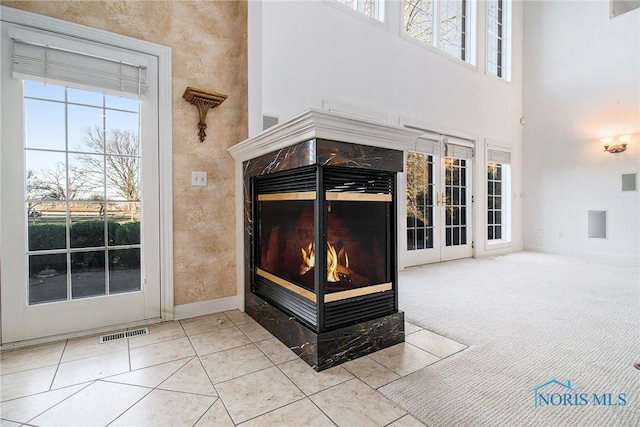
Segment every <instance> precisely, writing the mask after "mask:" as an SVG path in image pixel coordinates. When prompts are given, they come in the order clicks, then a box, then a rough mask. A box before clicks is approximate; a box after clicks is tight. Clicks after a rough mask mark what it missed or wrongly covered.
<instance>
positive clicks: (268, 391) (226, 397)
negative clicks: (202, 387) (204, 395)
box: [215, 367, 305, 424]
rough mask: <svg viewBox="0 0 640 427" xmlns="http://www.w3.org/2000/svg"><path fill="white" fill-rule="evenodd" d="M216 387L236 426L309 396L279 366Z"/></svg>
mask: <svg viewBox="0 0 640 427" xmlns="http://www.w3.org/2000/svg"><path fill="white" fill-rule="evenodd" d="M215 387H216V390H217V391H218V394H219V395H220V398H221V399H222V401H223V403H224V405H225V407H226V408H227V411H228V412H229V415H231V419H232V420H233V421H234V422H235V423H236V424H239V423H241V422H243V421H247V420H249V419H251V418H254V417H257V416H259V415H262V414H265V413H267V412H269V411H272V410H274V409H277V408H280V407H282V406H285V405H288V404H289V403H293V402H295V401H296V400H300V399H302V398H304V397H305V396H304V393H302V392H301V391H300V390H299V389H298V388H297V387H296V386H295V385H294V384H293V383H292V382H291V381H290V380H289V379H288V378H287V377H286V376H285V375H284V374H283V373H282V372H280V370H279V369H278V368H276V367H273V368H269V369H265V370H262V371H259V372H254V373H252V374H249V375H245V376H243V377H239V378H235V379H233V380H230V381H227V382H224V383H220V384H217V385H216V386H215Z"/></svg>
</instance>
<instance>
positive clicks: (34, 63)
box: [12, 37, 147, 97]
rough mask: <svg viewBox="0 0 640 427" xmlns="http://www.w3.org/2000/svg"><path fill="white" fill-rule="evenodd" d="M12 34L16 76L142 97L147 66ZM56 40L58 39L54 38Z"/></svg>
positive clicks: (145, 88)
mask: <svg viewBox="0 0 640 427" xmlns="http://www.w3.org/2000/svg"><path fill="white" fill-rule="evenodd" d="M12 38H13V49H14V52H13V77H14V78H16V79H27V80H34V81H38V82H42V83H52V84H61V85H65V86H72V87H77V88H80V89H96V88H99V89H101V90H103V91H105V92H106V93H111V94H114V95H121V96H129V97H131V96H132V95H133V96H134V97H142V96H144V95H145V94H146V92H147V82H146V67H144V66H142V65H134V64H129V63H126V62H123V61H121V60H117V59H116V60H114V59H110V58H105V57H101V56H95V55H92V54H88V53H81V52H76V51H72V50H67V49H65V48H61V47H58V46H54V45H49V44H42V43H38V42H31V41H24V40H20V39H19V38H17V37H16V38H14V37H12ZM53 40H55V39H53Z"/></svg>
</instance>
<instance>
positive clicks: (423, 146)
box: [416, 136, 440, 155]
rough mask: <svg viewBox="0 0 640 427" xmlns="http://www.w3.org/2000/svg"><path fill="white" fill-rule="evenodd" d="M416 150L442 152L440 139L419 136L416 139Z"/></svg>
mask: <svg viewBox="0 0 640 427" xmlns="http://www.w3.org/2000/svg"><path fill="white" fill-rule="evenodd" d="M416 151H419V152H421V153H425V154H432V155H437V154H439V153H440V141H437V140H434V139H428V138H425V137H422V136H421V137H418V140H417V141H416Z"/></svg>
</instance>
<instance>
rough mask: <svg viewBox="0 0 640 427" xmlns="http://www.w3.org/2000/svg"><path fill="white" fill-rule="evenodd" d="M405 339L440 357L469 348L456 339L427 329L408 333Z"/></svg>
mask: <svg viewBox="0 0 640 427" xmlns="http://www.w3.org/2000/svg"><path fill="white" fill-rule="evenodd" d="M405 339H406V342H408V343H410V344H413V345H415V346H416V347H418V348H421V349H423V350H424V351H428V352H429V353H431V354H434V355H436V356H438V357H440V358H445V357H449V356H451V355H452V354H455V353H457V352H459V351H461V350H464V349H465V348H467V346H466V345H464V344H460V343H458V342H456V341H453V340H450V339H449V338H446V337H443V336H442V335H438V334H436V333H434V332H431V331H427V330H422V331H418V332H416V333H414V334H411V335H407V337H406V338H405Z"/></svg>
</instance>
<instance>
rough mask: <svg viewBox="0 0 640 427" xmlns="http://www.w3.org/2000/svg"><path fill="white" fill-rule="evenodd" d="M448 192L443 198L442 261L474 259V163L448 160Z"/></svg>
mask: <svg viewBox="0 0 640 427" xmlns="http://www.w3.org/2000/svg"><path fill="white" fill-rule="evenodd" d="M442 166H443V169H444V182H443V183H444V188H443V193H442V196H441V204H442V206H441V207H442V214H443V215H444V226H443V227H442V231H443V232H444V239H443V241H444V247H443V249H442V254H441V260H442V261H446V260H450V259H457V258H466V257H470V256H472V245H471V235H470V230H471V227H470V224H471V223H470V221H469V220H470V217H471V188H470V183H471V174H470V167H471V159H463V158H456V157H445V158H444V160H443V162H442Z"/></svg>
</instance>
